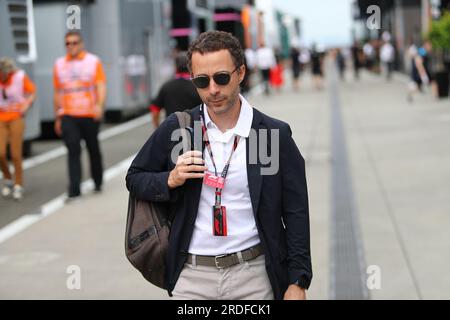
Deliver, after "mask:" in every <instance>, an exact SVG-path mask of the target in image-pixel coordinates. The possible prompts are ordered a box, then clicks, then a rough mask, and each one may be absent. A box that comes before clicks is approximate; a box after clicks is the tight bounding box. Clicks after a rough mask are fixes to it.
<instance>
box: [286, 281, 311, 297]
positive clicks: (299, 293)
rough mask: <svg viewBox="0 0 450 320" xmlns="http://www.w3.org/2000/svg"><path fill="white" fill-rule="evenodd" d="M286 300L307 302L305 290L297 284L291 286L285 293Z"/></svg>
mask: <svg viewBox="0 0 450 320" xmlns="http://www.w3.org/2000/svg"><path fill="white" fill-rule="evenodd" d="M283 299H284V300H306V291H305V289H303V288H301V287H299V286H298V285H296V284H291V285H290V286H289V287H288V289H287V290H286V292H285V293H284V297H283Z"/></svg>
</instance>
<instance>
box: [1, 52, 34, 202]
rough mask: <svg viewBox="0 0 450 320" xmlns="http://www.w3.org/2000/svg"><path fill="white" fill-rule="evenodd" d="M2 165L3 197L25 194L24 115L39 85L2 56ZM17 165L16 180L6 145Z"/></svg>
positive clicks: (15, 165) (15, 166) (15, 197)
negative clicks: (10, 165) (10, 168)
mask: <svg viewBox="0 0 450 320" xmlns="http://www.w3.org/2000/svg"><path fill="white" fill-rule="evenodd" d="M0 91H1V92H0V166H1V169H2V173H3V179H4V180H5V181H4V185H3V187H2V196H3V197H6V198H8V197H11V196H12V197H13V198H14V200H21V199H22V197H23V193H24V187H23V169H22V145H23V135H24V131H25V120H24V117H25V114H26V112H27V111H28V109H29V108H30V107H31V105H32V104H33V101H34V99H35V97H36V88H35V85H34V84H33V82H31V80H30V78H28V76H27V75H26V73H25V71H23V70H21V69H18V68H17V67H16V66H15V64H14V61H13V60H12V59H10V58H6V57H4V58H0ZM8 142H9V147H10V154H11V158H12V162H13V164H14V176H15V177H14V182H13V179H12V175H11V172H10V171H9V166H8V159H7V152H6V148H7V144H8Z"/></svg>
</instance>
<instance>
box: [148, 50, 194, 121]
mask: <svg viewBox="0 0 450 320" xmlns="http://www.w3.org/2000/svg"><path fill="white" fill-rule="evenodd" d="M175 65H176V73H175V79H172V80H169V81H168V82H166V83H165V84H164V85H163V86H162V87H161V89H160V90H159V92H158V95H157V96H156V98H155V99H154V100H152V102H151V104H150V111H151V113H152V120H153V126H154V127H155V128H157V127H159V122H160V121H159V116H160V111H161V109H165V110H166V117H168V116H170V115H171V114H172V113H174V112H176V111H183V110H186V109H191V108H193V107H195V106H198V105H199V104H200V103H202V100H201V99H200V97H199V95H198V93H197V90H195V87H194V85H193V84H192V82H191V76H190V74H189V71H188V69H187V57H186V53H185V52H179V53H178V54H177V56H176V58H175Z"/></svg>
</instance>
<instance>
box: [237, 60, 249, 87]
mask: <svg viewBox="0 0 450 320" xmlns="http://www.w3.org/2000/svg"><path fill="white" fill-rule="evenodd" d="M238 72H239V83H241V82H242V81H243V80H244V77H245V73H246V72H247V70H246V69H245V64H243V65H242V66H240V67H239V70H238Z"/></svg>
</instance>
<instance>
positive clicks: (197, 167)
mask: <svg viewBox="0 0 450 320" xmlns="http://www.w3.org/2000/svg"><path fill="white" fill-rule="evenodd" d="M204 164H205V161H204V160H203V159H202V153H201V152H200V151H188V152H186V153H183V154H182V155H181V156H179V157H178V159H177V164H176V166H175V168H174V169H173V170H172V171H170V174H169V179H168V181H167V184H168V186H169V189H174V188H176V187H179V186H182V185H183V184H184V183H185V182H186V179H195V178H203V176H204V175H205V174H204V173H203V172H204V171H205V170H207V169H208V168H207V167H206V166H205V165H204Z"/></svg>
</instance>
